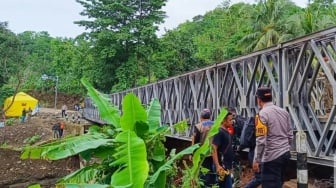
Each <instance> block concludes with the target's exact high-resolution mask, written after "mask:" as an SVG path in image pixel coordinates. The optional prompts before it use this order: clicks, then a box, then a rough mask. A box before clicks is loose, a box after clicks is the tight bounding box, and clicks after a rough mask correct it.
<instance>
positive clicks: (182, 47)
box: [0, 0, 336, 102]
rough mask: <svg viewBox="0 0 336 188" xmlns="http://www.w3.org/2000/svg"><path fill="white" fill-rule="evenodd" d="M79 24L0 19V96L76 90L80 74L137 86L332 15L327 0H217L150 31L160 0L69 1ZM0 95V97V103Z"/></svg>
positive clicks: (298, 31)
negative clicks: (78, 29) (20, 28)
mask: <svg viewBox="0 0 336 188" xmlns="http://www.w3.org/2000/svg"><path fill="white" fill-rule="evenodd" d="M77 2H78V3H79V4H81V5H82V6H83V11H82V12H81V13H80V14H81V15H82V16H83V17H84V18H86V19H83V20H79V21H76V22H75V24H77V25H79V26H83V27H85V28H86V32H85V33H83V34H81V35H79V36H78V37H76V38H74V39H73V38H54V37H51V36H50V35H49V34H48V33H47V32H34V31H26V32H23V33H19V34H15V33H13V32H12V31H10V30H9V29H8V23H7V22H5V21H3V22H1V20H0V71H1V74H0V87H1V89H0V90H1V93H0V95H1V96H0V97H1V98H3V97H5V96H8V95H11V94H12V93H13V92H15V91H16V90H17V89H18V90H37V91H44V92H53V91H54V86H55V81H54V80H52V79H49V80H46V81H43V80H42V79H41V75H42V74H47V75H49V76H51V77H54V78H55V77H56V76H57V77H58V78H59V82H58V90H59V91H60V92H64V93H69V94H71V93H76V94H83V93H84V91H85V90H84V89H83V87H82V85H81V84H80V81H79V80H80V78H86V79H87V80H89V81H90V82H91V83H93V85H94V87H95V88H97V89H98V90H100V91H102V92H104V93H110V92H114V91H120V90H124V89H127V88H130V87H135V86H139V85H144V84H147V83H150V82H154V81H157V80H160V79H164V78H167V77H170V76H175V75H178V74H181V73H184V72H186V71H191V70H195V69H198V68H201V67H204V66H207V65H211V64H214V63H220V62H223V61H225V60H226V59H230V58H233V57H236V56H239V55H243V54H246V53H249V52H251V51H254V50H259V49H262V48H266V47H269V46H272V45H276V44H278V43H280V42H284V41H286V40H289V39H293V38H295V37H299V36H302V35H305V34H309V33H312V32H316V31H318V30H321V29H324V28H327V27H331V26H334V25H335V22H336V4H335V3H334V2H333V1H332V0H314V1H310V2H309V4H308V6H307V7H306V8H301V7H298V6H297V5H295V3H293V2H291V1H290V0H267V1H266V0H260V1H258V3H256V4H246V3H238V4H233V5H230V3H229V2H230V1H224V3H222V4H221V5H219V6H218V7H217V8H216V9H214V10H212V11H209V12H207V13H206V14H205V15H198V16H195V17H194V18H193V19H192V20H190V21H187V22H185V23H182V24H180V25H179V26H178V27H177V28H175V29H172V30H168V31H166V33H165V34H163V35H162V36H160V37H158V36H157V30H158V25H159V24H161V23H162V22H163V20H164V17H165V12H163V11H162V7H163V6H165V3H166V0H153V1H148V0H140V1H134V0H114V1H104V0H77ZM2 101H3V100H1V101H0V102H2Z"/></svg>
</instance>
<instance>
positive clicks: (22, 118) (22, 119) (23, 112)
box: [21, 108, 27, 123]
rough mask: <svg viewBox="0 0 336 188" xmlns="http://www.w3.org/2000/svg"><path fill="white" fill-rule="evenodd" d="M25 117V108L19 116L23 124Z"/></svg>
mask: <svg viewBox="0 0 336 188" xmlns="http://www.w3.org/2000/svg"><path fill="white" fill-rule="evenodd" d="M26 115H27V111H26V108H23V110H22V114H21V123H24V122H25V119H26Z"/></svg>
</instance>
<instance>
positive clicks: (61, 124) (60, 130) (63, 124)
mask: <svg viewBox="0 0 336 188" xmlns="http://www.w3.org/2000/svg"><path fill="white" fill-rule="evenodd" d="M64 129H65V123H64V122H63V121H62V122H61V123H60V129H59V136H60V138H62V137H63V133H64Z"/></svg>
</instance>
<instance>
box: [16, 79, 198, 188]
mask: <svg viewBox="0 0 336 188" xmlns="http://www.w3.org/2000/svg"><path fill="white" fill-rule="evenodd" d="M81 81H82V83H83V85H84V86H85V87H86V88H87V90H88V94H89V96H90V97H91V99H92V100H93V101H94V103H95V104H96V105H97V107H98V110H99V113H100V115H101V118H102V119H103V120H104V121H105V122H107V125H106V126H104V127H98V126H92V127H90V129H89V132H88V133H86V134H84V135H80V136H76V137H67V138H65V139H62V140H57V141H55V142H52V143H48V144H44V145H40V146H29V147H26V148H24V151H23V154H22V155H21V158H22V159H27V158H30V159H47V160H58V159H63V158H67V157H70V156H74V155H78V154H79V155H80V156H81V157H82V158H83V159H85V160H88V161H89V160H90V159H92V158H95V159H99V160H98V161H99V162H96V163H93V164H90V165H87V166H86V167H84V168H82V169H79V170H77V171H75V172H73V173H71V174H69V175H67V176H65V177H63V178H61V179H60V180H59V181H58V184H57V186H58V187H87V188H88V187H135V188H136V187H162V188H164V187H166V179H167V173H166V172H167V171H168V170H170V169H172V162H173V161H174V160H178V159H180V158H181V157H182V156H183V155H186V154H190V153H192V152H193V151H194V149H196V148H197V147H195V146H194V147H192V148H187V149H185V150H183V151H182V152H180V153H178V154H176V155H175V156H174V157H172V158H171V159H169V160H167V158H166V153H165V147H164V144H163V143H164V140H165V135H166V134H167V132H168V131H169V127H168V126H162V125H161V107H160V104H159V101H158V100H157V99H154V100H153V101H152V102H151V104H150V105H149V107H148V108H147V109H145V108H144V107H143V106H142V104H141V103H140V100H139V99H138V98H137V97H136V96H135V95H134V94H132V93H130V94H127V95H126V96H125V97H124V100H123V102H122V113H121V112H120V111H119V110H118V108H117V107H115V106H113V105H112V104H110V103H109V101H108V98H107V96H106V95H104V94H102V93H100V92H98V91H97V90H96V89H94V88H93V87H92V86H91V85H90V83H88V82H87V81H86V80H84V79H82V80H81ZM120 114H122V115H120Z"/></svg>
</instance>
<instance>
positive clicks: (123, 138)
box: [111, 130, 149, 188]
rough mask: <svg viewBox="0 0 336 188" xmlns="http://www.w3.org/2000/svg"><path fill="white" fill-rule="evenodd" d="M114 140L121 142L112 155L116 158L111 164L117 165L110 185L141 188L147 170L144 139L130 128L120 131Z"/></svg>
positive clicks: (146, 175)
mask: <svg viewBox="0 0 336 188" xmlns="http://www.w3.org/2000/svg"><path fill="white" fill-rule="evenodd" d="M115 140H116V141H117V142H119V143H122V144H121V145H120V146H119V148H118V149H117V151H118V152H117V153H115V155H114V158H115V159H117V160H115V161H113V162H112V163H111V166H118V167H119V169H118V170H117V171H116V172H114V173H113V175H112V179H111V185H112V186H113V187H133V188H136V187H139V188H142V187H143V186H144V183H145V181H146V179H147V177H148V172H149V165H148V161H147V152H146V145H145V143H144V141H143V140H142V139H141V138H139V137H138V136H137V135H136V134H135V132H134V131H130V130H128V131H124V132H122V133H120V134H119V135H118V136H117V137H116V138H115Z"/></svg>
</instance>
